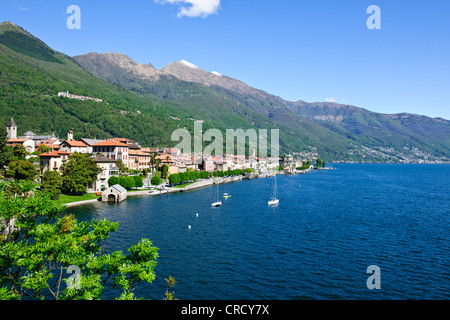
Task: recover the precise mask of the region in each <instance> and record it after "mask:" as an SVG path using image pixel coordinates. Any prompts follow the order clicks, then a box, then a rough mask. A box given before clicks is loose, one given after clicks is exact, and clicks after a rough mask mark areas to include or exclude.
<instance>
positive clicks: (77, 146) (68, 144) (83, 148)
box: [59, 140, 88, 153]
mask: <svg viewBox="0 0 450 320" xmlns="http://www.w3.org/2000/svg"><path fill="white" fill-rule="evenodd" d="M59 150H60V151H65V152H69V153H75V152H78V153H88V146H87V145H86V144H85V143H84V142H83V141H75V140H66V141H63V142H62V143H61V145H60V148H59Z"/></svg>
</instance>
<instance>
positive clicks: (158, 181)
mask: <svg viewBox="0 0 450 320" xmlns="http://www.w3.org/2000/svg"><path fill="white" fill-rule="evenodd" d="M150 182H151V183H152V185H154V186H159V185H160V184H161V183H162V180H161V179H160V178H159V176H157V175H155V176H153V177H152V178H151V180H150Z"/></svg>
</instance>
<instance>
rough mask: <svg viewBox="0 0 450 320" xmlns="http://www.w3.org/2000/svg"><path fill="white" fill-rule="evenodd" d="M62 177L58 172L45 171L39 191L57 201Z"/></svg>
mask: <svg viewBox="0 0 450 320" xmlns="http://www.w3.org/2000/svg"><path fill="white" fill-rule="evenodd" d="M61 188H62V177H61V174H60V173H59V172H58V171H46V172H45V173H44V175H43V177H42V184H41V190H42V191H45V192H48V193H49V194H50V195H51V198H52V199H54V200H57V199H59V195H60V194H61Z"/></svg>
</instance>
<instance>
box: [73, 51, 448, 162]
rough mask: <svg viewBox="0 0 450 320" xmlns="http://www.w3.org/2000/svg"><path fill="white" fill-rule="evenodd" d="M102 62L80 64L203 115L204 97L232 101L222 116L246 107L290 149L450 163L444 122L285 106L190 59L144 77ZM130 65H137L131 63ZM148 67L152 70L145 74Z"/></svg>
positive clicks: (347, 108) (325, 106) (323, 106)
mask: <svg viewBox="0 0 450 320" xmlns="http://www.w3.org/2000/svg"><path fill="white" fill-rule="evenodd" d="M104 55H110V53H108V54H104ZM102 56H103V55H102V54H92V53H90V54H87V55H83V56H77V57H74V59H75V60H76V61H77V62H78V63H80V65H82V66H83V67H84V68H86V69H87V70H89V71H91V72H93V73H94V74H97V75H98V76H101V77H103V78H105V79H108V80H109V81H113V82H114V83H116V84H118V85H120V86H123V87H126V88H128V89H130V90H132V91H135V92H138V93H139V94H143V95H145V94H153V95H157V96H159V97H164V98H167V99H170V100H174V101H178V102H180V103H182V104H184V105H189V106H190V107H192V108H198V109H201V110H202V112H203V113H205V114H207V113H209V112H211V109H208V108H204V107H202V106H203V105H204V102H205V99H207V100H208V103H209V106H213V105H216V104H217V103H219V102H224V101H226V102H227V103H226V106H221V107H220V109H221V110H222V111H223V110H226V109H227V108H228V109H229V110H230V111H231V110H233V108H234V110H236V109H238V110H243V109H245V112H244V113H246V114H247V115H248V114H252V115H254V114H255V113H256V114H257V115H260V116H263V117H265V118H267V119H270V123H272V124H274V125H275V126H279V127H280V128H281V127H282V128H283V129H284V130H285V133H287V134H288V135H289V136H291V137H296V138H297V139H290V141H289V143H288V144H287V145H286V147H287V149H288V150H290V151H300V150H302V151H303V150H307V151H314V150H317V152H318V153H319V154H320V155H321V156H323V157H325V158H326V159H330V160H331V161H336V160H350V161H369V162H370V161H383V162H384V161H393V162H397V161H405V162H408V161H434V160H438V161H440V160H444V161H445V160H446V159H448V158H449V155H450V142H449V138H448V137H449V135H448V130H449V128H450V125H449V121H447V120H444V119H432V118H429V117H425V116H418V115H411V116H410V119H413V118H414V121H413V122H414V125H412V124H411V123H410V121H406V120H405V119H406V118H405V117H402V116H397V115H385V114H380V113H375V112H371V111H369V110H366V109H363V108H358V107H355V106H351V105H342V104H337V103H327V102H323V103H321V102H317V103H308V102H304V101H295V102H293V101H287V100H284V99H282V98H280V97H277V96H274V95H271V94H269V93H267V92H265V91H263V90H258V89H255V88H252V87H251V86H249V85H247V84H245V83H244V82H242V81H240V80H237V79H233V78H231V77H228V76H226V75H222V74H219V73H217V72H215V71H213V72H209V71H206V70H203V69H201V68H200V67H198V66H196V65H194V64H192V63H190V62H187V61H185V60H181V61H178V62H173V63H171V64H169V65H168V66H166V67H164V68H162V69H161V70H156V69H155V68H153V66H151V67H152V72H158V71H159V73H158V74H157V76H154V75H151V74H149V75H148V76H146V75H145V74H143V73H138V72H135V71H132V72H131V70H130V69H127V68H122V67H121V66H120V65H121V64H123V63H119V62H118V61H116V62H112V61H107V60H105V59H104V58H102ZM93 57H97V59H93ZM128 60H129V61H131V59H130V58H128V57H127V61H128ZM133 65H134V63H133ZM143 66H146V65H141V68H142V67H143ZM98 70H101V72H99V71H98ZM200 85H201V86H200ZM198 90H201V91H202V93H201V94H200V93H199V92H198ZM186 93H189V97H187V96H186ZM231 107H233V108H231ZM253 124H255V122H253ZM257 125H259V124H258V123H257ZM284 140H286V139H284ZM287 140H289V139H287ZM293 140H296V141H293ZM299 148H301V149H299Z"/></svg>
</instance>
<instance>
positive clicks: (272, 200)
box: [267, 173, 280, 206]
mask: <svg viewBox="0 0 450 320" xmlns="http://www.w3.org/2000/svg"><path fill="white" fill-rule="evenodd" d="M267 203H268V204H269V206H274V205H277V204H279V203H280V200H278V199H277V174H276V173H275V184H274V187H273V194H272V198H270V200H269V202H267Z"/></svg>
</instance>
